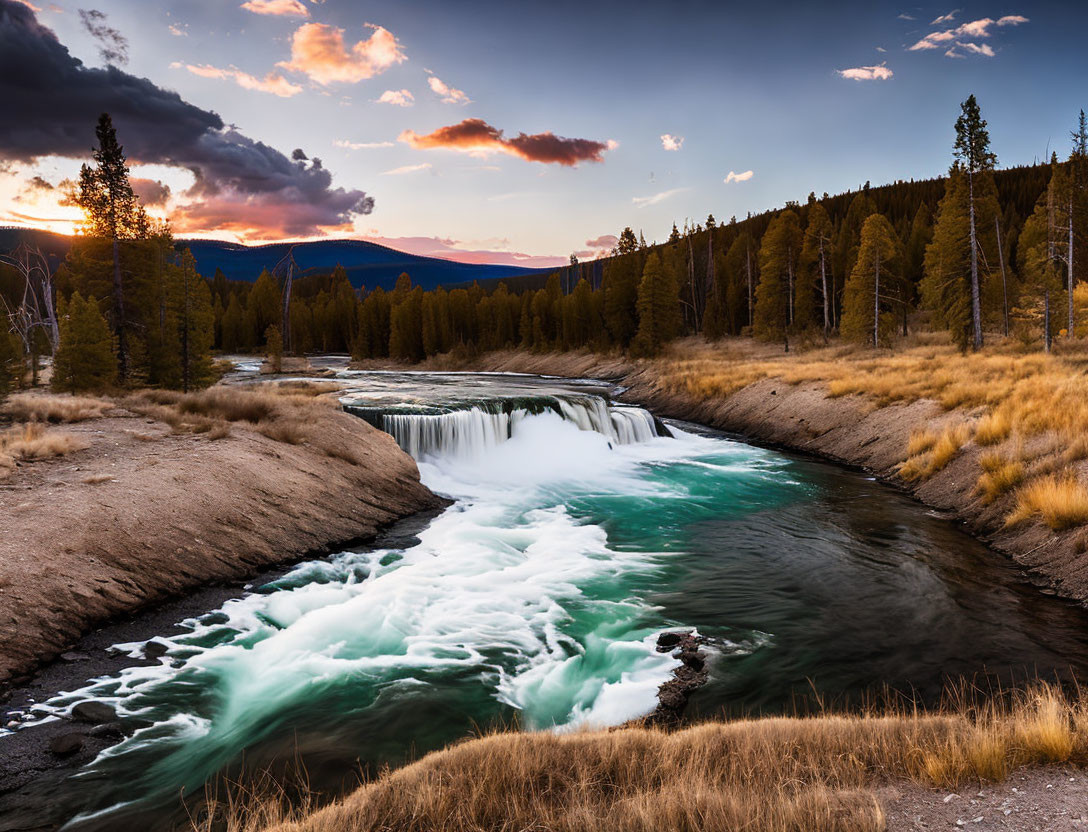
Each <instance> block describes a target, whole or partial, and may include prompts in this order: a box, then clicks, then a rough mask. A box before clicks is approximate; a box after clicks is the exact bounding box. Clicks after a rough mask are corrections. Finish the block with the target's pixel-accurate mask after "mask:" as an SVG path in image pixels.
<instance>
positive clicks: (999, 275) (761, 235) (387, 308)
mask: <svg viewBox="0 0 1088 832" xmlns="http://www.w3.org/2000/svg"><path fill="white" fill-rule="evenodd" d="M97 132H98V139H99V147H98V148H97V149H96V150H95V151H94V160H93V161H94V163H93V164H91V165H85V166H84V167H83V170H82V172H81V175H80V181H79V190H78V193H77V194H75V200H76V202H77V203H78V204H79V205H80V206H81V207H82V208H83V210H84V214H85V216H86V223H85V228H84V234H83V235H82V236H81V237H80V238H79V239H78V240H77V242H76V243H75V244H74V245H73V246H72V247H71V250H70V251H69V253H68V256H67V258H66V260H65V262H64V263H63V264H62V265H61V266H60V267H59V268H58V269H56V271H55V273H54V272H53V271H52V270H51V269H50V266H49V261H48V258H46V257H45V256H44V255H41V254H40V252H35V251H32V250H30V249H26V248H22V249H21V250H18V251H16V252H13V253H11V254H10V255H8V256H6V257H4V258H0V260H2V262H0V300H2V301H3V303H4V306H5V310H6V312H7V319H8V324H9V325H8V327H7V328H4V327H2V326H0V392H3V391H4V390H5V389H7V388H9V387H10V386H11V385H12V384H19V383H25V379H26V378H27V377H28V376H30V377H31V379H32V383H36V381H37V375H36V374H37V365H38V356H41V355H52V356H54V362H53V366H54V371H53V384H54V386H56V387H58V388H59V389H69V390H79V389H91V388H101V387H109V386H115V385H122V386H125V385H128V386H132V385H152V386H159V387H170V388H179V389H189V388H195V387H200V386H203V385H206V384H208V383H211V382H212V381H213V380H214V379H215V377H216V369H215V365H214V362H213V355H214V353H215V352H216V351H222V352H226V353H234V352H253V351H263V352H267V353H272V354H275V355H276V356H279V355H280V354H282V353H283V352H290V353H300V354H301V353H309V352H350V353H352V354H353V355H354V356H355V357H356V358H359V359H370V358H387V357H388V358H394V359H403V360H409V361H418V360H420V359H423V358H424V357H426V356H429V355H434V354H438V353H443V352H447V351H450V350H464V351H470V352H471V351H478V350H479V351H482V350H490V349H500V348H508V347H520V348H524V349H531V350H551V349H577V348H584V347H589V348H592V349H598V350H611V349H622V350H626V351H629V352H630V353H631V354H634V355H651V354H653V353H655V352H657V351H658V350H660V349H661V348H662V347H663V345H665V344H666V343H667V342H668V341H669V340H671V339H673V338H675V337H677V336H680V335H684V334H692V333H702V334H705V335H706V336H707V337H710V338H716V337H721V336H723V335H741V334H747V335H751V336H753V337H755V338H759V339H764V340H768V341H778V342H780V343H782V345H783V347H784V348H785V349H789V347H790V344H791V341H793V342H796V341H798V340H801V341H806V342H819V341H822V340H826V339H827V338H828V337H830V336H831V335H832V334H833V333H838V334H840V335H841V336H842V337H844V338H846V339H849V340H853V341H855V342H858V343H862V344H865V343H868V344H874V345H876V346H884V347H886V346H893V345H894V343H895V340H896V338H897V337H899V336H901V335H904V334H906V333H907V332H908V331H909V330H910V329H911V328H912V327H917V326H920V325H925V326H930V327H934V328H938V329H944V330H946V331H948V332H949V333H950V335H951V337H952V339H953V340H954V341H955V342H956V343H957V344H959V345H960V346H961V347H962V348H964V349H969V348H978V347H980V346H981V345H982V343H983V339H984V334H985V333H986V332H994V331H997V332H1001V333H1003V334H1004V335H1018V336H1020V337H1021V338H1022V339H1024V340H1025V341H1032V340H1034V341H1036V342H1038V343H1041V344H1042V345H1043V346H1044V347H1045V348H1047V349H1049V347H1050V344H1051V341H1052V338H1053V337H1054V335H1059V336H1060V335H1074V334H1077V328H1078V325H1079V326H1080V327H1081V329H1084V328H1085V326H1084V323H1082V322H1080V321H1079V319H1078V314H1079V308H1078V305H1077V303H1076V300H1077V298H1076V295H1077V293H1076V289H1077V287H1078V285H1079V284H1080V283H1081V282H1082V280H1083V279H1084V278H1085V276H1086V266H1088V126H1086V123H1085V117H1084V114H1083V113H1081V116H1080V120H1079V122H1078V123H1077V125H1076V126H1075V129H1074V130H1073V131H1072V132H1071V135H1072V139H1073V141H1072V149H1071V151H1070V153H1069V155H1068V156H1067V157H1066V158H1065V159H1059V158H1058V157H1057V156H1056V155H1055V156H1054V157H1053V158H1052V159H1051V161H1050V164H1049V165H1039V166H1033V167H1026V168H1015V169H1011V170H1005V171H996V170H995V167H996V164H997V159H996V157H995V155H994V154H993V152H992V150H991V148H990V139H989V134H988V131H987V125H986V122H985V120H984V119H983V118H982V115H981V112H980V110H979V107H978V104H977V102H976V101H975V99H974V97H973V96H972V97H971V98H969V99H968V100H967V101H966V102H964V104H963V105H962V108H961V113H960V116H959V118H958V119H957V122H956V141H955V145H954V147H953V158H954V162H953V164H952V166H951V169H950V171H949V174H948V176H947V177H945V178H944V179H941V180H932V181H923V182H897V183H895V184H893V185H889V186H884V187H880V188H870V187H868V185H866V186H865V187H863V188H861V189H860V190H859V191H857V192H854V193H848V194H840V195H837V196H828V195H827V194H824V195H823V197H821V198H817V197H816V195H815V194H810V195H809V197H808V199H807V200H806V201H805V202H804V203H803V204H802V203H789V204H787V205H786V206H785V207H784V208H783V209H781V210H778V211H772V212H767V213H764V214H760V215H756V216H749V217H747V218H745V219H743V220H739V221H738V220H737V219H736V218H735V217H734V218H732V219H730V220H729V221H728V222H725V223H719V222H717V221H716V220H715V218H714V217H713V216H710V217H707V219H706V221H705V223H700V224H697V225H695V226H685V228H684V229H683V230H680V229H678V228H676V226H675V225H674V226H673V229H672V233H671V234H670V235H669V238H668V239H667V240H666V241H665V242H664V243H662V244H658V245H647V244H646V242H645V241H644V240H643V239H642V236H641V234H640V235H636V234H635V233H634V232H633V231H632V230H631V229H630V228H626V229H624V230H623V232H622V234H621V235H620V237H619V241H618V244H617V246H616V249H615V250H614V251H613V253H612V256H610V257H608V258H606V259H603V260H598V261H594V262H590V263H572V265H571V266H570V267H566V268H563V269H560V270H557V271H556V273H554V274H552V275H551V276H549V277H548V278H547V279H546V282H545V283H544V285H543V286H540V285H539V284H537V287H538V288H534V287H532V286H531V285H527V281H526V280H518V281H514V282H511V283H509V284H508V283H507V282H500V283H499V284H497V286H494V287H490V286H489V287H488V288H484V287H481V286H480V285H477V284H474V285H472V286H470V287H454V288H450V289H444V288H439V289H435V290H431V291H424V290H423V289H422V288H420V287H413V286H412V284H411V279H410V277H409V276H408V275H402V276H401V277H400V279H399V280H398V281H397V284H396V288H395V289H394V290H393V291H390V292H386V291H384V290H382V289H381V288H377V289H374V290H373V291H370V292H367V291H366V290H365V289H363V290H358V291H357V290H356V289H354V288H353V287H352V285H351V283H350V281H349V280H348V277H347V274H346V272H345V271H344V270H343V269H341V268H337V269H336V270H335V271H334V272H333V273H332V274H327V275H309V276H305V277H301V278H296V277H295V276H294V271H295V268H294V264H293V261H290V258H289V257H288V258H286V259H285V263H281V264H279V266H277V267H276V268H275V269H273V270H272V271H265V272H264V273H262V274H261V275H260V277H259V278H258V279H257V280H256V282H254V283H248V282H238V281H229V280H227V278H226V277H225V276H224V275H223V274H222V273H221V272H217V273H216V274H215V275H214V276H213V277H211V278H210V279H205V278H204V277H202V276H201V275H200V274H199V273H198V264H197V263H195V262H194V261H193V258H192V257H191V255H190V254H189V253H188V252H187V251H182V252H178V251H176V250H175V246H174V243H173V240H172V238H171V236H170V232H169V229H168V227H167V226H166V225H165V224H156V223H154V222H151V221H150V220H149V219H148V217H147V216H146V214H145V213H144V212H143V209H142V208H141V207H140V206H139V204H138V201H137V199H136V197H135V196H134V194H133V191H132V187H131V183H130V182H129V177H128V168H127V166H126V162H125V158H124V153H123V151H122V148H121V147H120V145H119V144H118V142H117V137H116V134H115V132H114V130H113V126H112V124H111V123H110V120H109V117H108V116H106V115H104V116H103V117H102V119H101V120H100V122H99V125H98V130H97ZM288 261H289V262H288ZM519 290H520V291H519Z"/></svg>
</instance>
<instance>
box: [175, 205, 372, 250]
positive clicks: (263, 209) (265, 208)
mask: <svg viewBox="0 0 1088 832" xmlns="http://www.w3.org/2000/svg"><path fill="white" fill-rule="evenodd" d="M280 197H281V195H269V196H267V197H265V198H257V197H253V196H245V195H242V194H238V193H222V194H219V195H216V196H214V197H210V198H207V199H202V200H199V201H196V202H190V203H188V204H186V205H179V206H176V207H174V208H173V209H172V210H171V212H170V225H171V226H172V228H173V230H174V231H175V232H176V233H177V234H181V235H187V234H212V233H215V234H221V233H223V232H226V233H228V234H233V235H234V236H236V237H238V238H240V239H244V240H278V239H282V238H284V237H313V236H319V235H322V234H349V233H351V232H353V231H354V228H355V226H354V223H352V222H350V221H348V222H344V223H341V224H335V225H328V224H327V223H328V219H329V217H328V212H326V211H323V210H322V209H321V208H320V207H319V206H313V205H309V204H307V203H304V202H298V201H294V200H291V199H289V198H287V197H284V198H283V199H281V198H280Z"/></svg>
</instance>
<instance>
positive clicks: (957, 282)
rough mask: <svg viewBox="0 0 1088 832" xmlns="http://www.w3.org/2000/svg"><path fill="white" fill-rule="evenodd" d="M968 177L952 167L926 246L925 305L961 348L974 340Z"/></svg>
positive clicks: (938, 324)
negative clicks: (930, 237) (931, 236)
mask: <svg viewBox="0 0 1088 832" xmlns="http://www.w3.org/2000/svg"><path fill="white" fill-rule="evenodd" d="M968 212H969V206H968V191H967V176H966V174H965V173H964V172H963V170H962V169H961V168H960V166H959V164H956V165H953V166H952V170H951V171H950V172H949V174H948V180H947V182H946V183H945V195H944V197H943V198H942V199H941V201H940V204H938V206H937V221H936V222H935V223H934V226H933V239H932V240H931V241H930V243H929V245H928V246H926V256H925V277H924V278H923V279H922V285H921V290H922V303H923V305H924V306H925V307H927V308H928V309H930V310H931V311H932V312H933V323H934V324H935V325H936V326H937V327H943V328H945V329H947V330H949V332H951V334H952V339H953V341H955V343H956V344H957V345H959V347H960V349H963V350H966V349H967V347H968V346H969V345H970V344H971V341H972V318H971V252H970V225H969V221H968V216H969V213H968Z"/></svg>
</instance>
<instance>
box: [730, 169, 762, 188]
mask: <svg viewBox="0 0 1088 832" xmlns="http://www.w3.org/2000/svg"><path fill="white" fill-rule="evenodd" d="M755 175H756V174H755V171H752V170H746V171H744V172H743V173H734V172H733V171H729V175H728V176H726V177H725V180H724V181H725V184H726V185H729V184H730V183H732V182H747V181H748V180H749V179H751V178H752V177H753V176H755Z"/></svg>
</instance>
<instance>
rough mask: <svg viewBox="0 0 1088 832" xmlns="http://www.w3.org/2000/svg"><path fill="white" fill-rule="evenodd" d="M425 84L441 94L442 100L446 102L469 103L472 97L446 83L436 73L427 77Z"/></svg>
mask: <svg viewBox="0 0 1088 832" xmlns="http://www.w3.org/2000/svg"><path fill="white" fill-rule="evenodd" d="M427 84H428V85H429V86H430V88H431V90H432V91H434V92H435V93H437V94H438V95H440V96H442V101H443V102H444V103H446V104H469V103H471V101H472V99H471V98H469V97H468V96H467V95H465V91H464V90H459V89H455V88H454V87H451V86H449V85H448V84H446V83H445V82H444V81H443V80H442V79H441V78H439V77H438V76H437V75H432V76H431V77H430V78H428V79H427Z"/></svg>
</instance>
